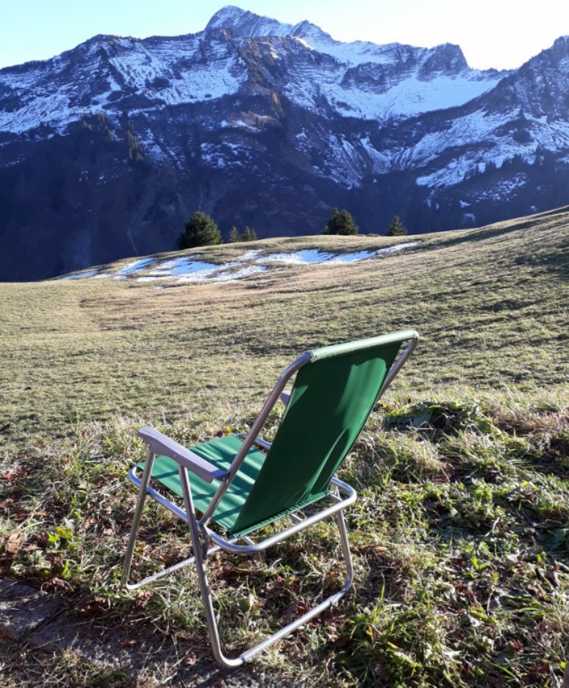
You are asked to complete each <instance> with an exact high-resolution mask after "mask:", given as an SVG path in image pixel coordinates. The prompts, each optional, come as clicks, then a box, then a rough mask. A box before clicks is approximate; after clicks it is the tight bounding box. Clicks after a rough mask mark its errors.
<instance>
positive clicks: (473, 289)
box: [0, 212, 569, 688]
mask: <svg viewBox="0 0 569 688" xmlns="http://www.w3.org/2000/svg"><path fill="white" fill-rule="evenodd" d="M568 227H569V222H568V215H567V213H565V212H557V213H551V214H545V215H543V216H538V217H536V218H530V219H526V220H521V221H517V222H509V223H502V224H501V225H494V226H492V227H488V228H483V229H480V230H472V231H468V232H451V233H446V234H438V235H430V236H426V237H419V240H420V241H421V242H422V244H421V246H419V247H417V248H416V249H413V250H409V252H408V253H401V254H393V255H390V256H387V257H385V258H383V259H381V260H378V261H370V262H362V263H360V264H358V265H348V266H345V267H334V268H330V267H326V266H315V267H310V268H306V267H302V266H301V267H290V266H288V267H279V268H274V269H272V270H271V271H270V272H268V273H267V274H265V275H263V276H261V277H255V278H251V279H248V280H245V281H243V282H238V283H233V284H217V285H216V284H209V285H208V284H202V285H180V286H175V287H169V288H166V289H163V290H160V291H156V290H155V289H154V288H153V285H142V284H136V285H125V284H124V283H121V282H114V281H103V280H100V281H98V280H94V281H76V282H48V283H45V282H44V283H40V284H18V285H16V284H14V285H0V312H1V314H2V328H1V331H0V365H1V369H2V376H3V380H2V397H1V399H0V413H1V421H0V431H1V433H0V442H1V444H0V452H1V459H0V460H1V465H0V473H1V474H2V482H1V483H0V509H1V512H0V513H1V516H0V538H2V540H3V545H0V558H1V561H2V567H3V569H2V570H3V575H4V576H9V577H15V578H19V579H21V580H23V581H26V582H28V583H32V584H34V585H42V586H43V588H44V589H45V590H48V591H50V592H51V593H53V594H54V595H56V594H59V596H60V598H61V600H62V604H63V605H64V606H65V607H66V608H67V609H68V610H70V611H71V612H72V613H73V614H75V615H76V616H77V617H78V618H83V619H88V620H89V621H90V622H91V623H92V624H93V626H96V627H97V628H98V629H99V630H100V631H101V632H110V631H111V630H114V629H116V628H123V629H127V630H126V631H125V633H126V634H127V635H128V637H132V638H136V639H145V641H146V642H147V647H148V646H149V647H151V648H152V647H154V648H155V651H156V661H155V662H154V663H153V659H152V652H150V653H149V655H148V659H147V662H146V663H145V666H144V671H142V670H139V671H138V672H137V671H136V670H134V669H133V667H132V666H131V665H127V664H125V665H124V666H123V665H121V660H120V657H119V658H118V659H117V657H109V658H108V663H105V661H102V662H99V663H98V664H97V665H93V666H91V665H89V664H87V663H85V662H84V661H83V660H81V659H80V658H79V659H78V658H73V657H70V656H69V655H57V654H55V655H53V654H49V653H43V654H42V653H41V651H37V650H34V651H31V650H30V649H28V650H25V648H24V649H23V648H22V647H21V646H18V645H9V646H8V645H6V646H5V647H3V649H2V657H3V661H4V664H3V667H2V668H0V672H3V685H10V682H12V685H18V686H20V685H21V686H25V685H30V686H31V685H33V686H43V685H45V686H47V685H50V686H51V685H85V686H95V685H99V686H105V685H108V686H113V685H124V686H127V685H137V684H138V685H145V686H153V685H160V684H161V682H162V681H163V680H164V675H165V673H166V675H167V676H168V677H169V678H170V684H171V685H192V682H191V679H190V678H188V676H189V674H188V669H187V667H186V665H185V664H184V662H182V663H180V664H179V665H176V664H175V662H174V663H172V664H171V666H169V669H168V670H165V668H164V663H163V662H162V659H160V661H159V659H158V658H159V656H160V655H159V653H160V651H161V650H162V648H163V646H164V643H168V644H173V645H175V646H176V647H177V648H179V651H180V653H181V656H183V657H188V656H190V657H193V658H194V660H193V661H197V662H198V663H199V662H200V661H205V660H206V658H208V657H209V650H208V647H207V639H206V631H205V623H204V621H203V616H202V614H201V607H200V601H199V596H198V588H197V581H196V579H195V576H194V574H193V573H192V572H187V573H182V574H179V575H177V576H175V577H174V578H172V579H171V580H165V581H163V582H161V583H159V584H156V585H154V586H152V587H151V588H148V589H144V590H143V592H141V593H138V594H136V593H126V592H124V591H121V590H120V589H119V588H118V586H117V582H118V578H119V572H120V565H121V559H122V556H123V553H124V548H125V542H126V538H127V536H128V531H129V525H130V518H131V515H132V509H133V504H134V499H135V494H134V490H133V489H132V488H131V486H130V485H129V483H128V482H127V480H126V471H127V467H128V466H130V465H131V464H132V463H134V462H135V461H137V460H138V459H139V458H141V457H142V455H143V448H142V445H141V443H140V441H139V440H138V439H137V438H136V428H137V427H139V426H140V425H142V424H144V423H147V422H150V423H153V424H155V425H156V426H157V427H158V428H159V429H162V430H163V431H166V432H168V434H170V435H172V436H173V437H175V438H177V439H178V440H179V441H182V442H184V443H187V444H191V443H195V442H196V441H199V440H204V439H207V438H211V437H212V436H215V435H216V434H218V433H220V432H221V433H225V432H238V431H243V430H246V429H247V427H248V425H249V424H250V423H251V422H252V419H253V418H254V416H255V414H256V413H257V411H258V410H259V408H260V405H261V403H262V400H263V398H264V396H265V395H266V394H267V392H268V390H269V388H270V386H271V385H272V383H273V382H274V380H275V377H276V375H277V374H278V373H279V372H280V370H282V368H283V367H284V366H285V365H286V364H287V363H288V362H289V361H290V360H291V359H292V358H294V357H295V356H296V355H298V354H299V353H300V352H302V351H304V350H306V349H309V348H313V347H314V346H318V345H322V344H329V343H334V342H338V341H343V340H349V339H355V338H358V337H365V336H370V335H373V334H378V333H382V332H388V331H390V330H394V329H402V328H406V327H415V328H416V329H417V330H419V331H420V333H421V335H422V341H421V343H420V346H419V348H418V350H417V353H416V356H414V357H413V359H412V360H411V361H410V362H409V364H408V366H407V368H406V370H405V373H404V374H402V376H401V377H400V378H399V379H398V380H397V382H396V383H395V384H394V386H393V388H392V390H390V392H389V393H388V395H387V396H386V398H385V399H384V400H383V401H382V402H381V403H380V404H379V405H378V407H377V408H376V409H375V411H374V412H373V414H372V416H371V418H370V422H369V424H368V425H367V426H366V428H365V430H364V432H363V433H362V435H361V437H360V439H359V440H358V443H357V445H356V447H355V451H354V452H353V454H352V456H351V458H350V459H349V461H348V462H347V463H346V465H345V467H344V468H343V471H342V475H341V477H342V478H343V479H345V480H347V481H348V482H350V483H351V484H353V485H354V487H355V488H356V490H357V491H358V493H359V500H358V502H357V503H356V505H355V506H354V507H353V508H352V509H350V510H349V511H348V512H347V514H346V516H347V520H348V526H349V529H350V533H351V535H350V537H351V542H352V545H353V551H354V556H355V565H356V578H355V584H354V590H353V593H352V594H351V595H350V596H349V597H348V598H347V599H346V600H345V601H344V602H343V603H341V604H340V605H339V607H338V608H337V609H335V610H334V611H332V612H330V613H327V614H326V615H325V617H323V618H321V619H320V620H317V621H315V622H313V623H311V624H309V625H308V626H307V627H305V628H304V629H303V630H301V631H300V632H298V633H296V634H295V635H294V636H291V637H290V638H289V639H288V640H286V641H284V642H283V643H281V644H280V645H278V646H276V647H275V648H274V649H272V650H271V651H270V652H268V653H266V654H264V655H262V656H260V658H259V659H258V660H257V662H256V663H255V664H254V667H253V668H250V669H247V668H246V669H243V670H240V674H239V675H240V676H241V677H242V678H243V680H248V679H247V677H249V678H250V677H251V674H248V673H247V672H252V671H254V672H256V674H255V675H256V676H259V675H262V676H264V679H263V681H265V682H268V681H269V680H272V681H276V682H277V685H278V683H279V682H280V683H281V684H284V683H285V682H287V681H290V682H291V684H294V685H306V686H334V687H340V686H400V687H401V688H403V687H405V688H407V687H408V686H413V687H415V686H416V687H419V686H421V687H427V686H429V687H433V688H434V687H435V686H436V687H437V688H439V687H441V686H449V687H450V686H452V687H453V688H454V687H455V686H459V687H460V686H528V685H529V686H558V685H560V679H561V675H562V673H563V668H564V662H565V659H566V655H565V652H566V650H565V648H566V646H567V643H568V642H569V606H568V602H569V598H568V592H569V535H568V534H569V480H568V478H569V456H568V455H569V412H568V401H569V394H568V386H567V361H566V346H567V324H568V322H567V320H568V319H567V280H568V277H569V268H568V261H567V248H568V246H567V245H568V243H569V230H568ZM413 238H414V239H415V237H413ZM387 243H397V241H393V240H389V241H386V240H384V239H379V238H372V237H369V238H366V237H356V238H353V239H352V238H344V239H338V238H335V237H321V238H303V239H287V240H272V241H270V242H258V246H260V247H267V248H270V250H272V251H273V250H278V251H283V250H289V249H290V250H296V249H298V248H307V247H311V248H312V247H323V248H326V249H334V248H337V249H339V250H343V251H348V250H349V251H352V250H361V249H363V248H375V247H381V246H384V245H386V244H387ZM250 247H251V244H248V245H246V246H242V247H239V246H238V245H237V246H231V247H216V248H212V249H207V250H206V251H205V254H206V255H207V259H208V260H212V261H213V262H216V261H222V260H226V259H227V258H228V257H230V256H232V255H235V253H238V252H240V251H243V252H244V251H245V250H247V249H249V248H250ZM201 254H202V257H203V255H204V251H203V250H202V251H201ZM277 424H278V415H277V414H275V415H274V416H273V417H272V418H271V422H270V423H269V426H268V427H267V429H266V433H265V434H266V436H268V437H269V438H270V437H271V434H272V433H274V431H275V428H276V425H277ZM187 548H188V538H187V534H186V531H185V529H184V527H183V525H182V524H180V523H177V522H176V521H175V520H174V519H173V518H170V517H169V516H168V515H167V514H166V513H164V511H163V510H161V509H160V508H159V507H157V506H154V505H149V506H148V507H147V509H146V511H145V518H144V522H143V528H142V530H141V540H140V546H139V548H138V550H137V557H136V562H135V570H134V573H135V575H138V576H140V575H143V574H145V573H147V572H150V571H152V570H155V568H156V567H160V566H163V565H166V564H168V563H171V562H173V561H174V560H176V558H179V557H182V556H184V554H185V553H186V552H187ZM339 561H340V559H339V552H338V538H337V533H336V530H335V527H334V524H333V523H332V522H330V523H323V524H321V525H319V526H318V527H316V528H314V529H313V530H311V531H309V532H308V533H305V534H303V535H301V536H299V537H297V538H295V539H294V540H291V541H289V542H288V543H287V544H284V545H281V546H279V547H277V548H276V549H275V550H274V551H271V552H269V553H267V555H266V556H264V557H263V559H262V561H260V560H259V559H258V558H235V557H227V556H225V555H223V556H218V557H214V558H213V559H212V561H211V575H212V579H213V587H214V589H215V590H216V591H217V593H216V597H217V604H218V607H219V609H220V612H221V629H222V633H223V635H224V637H225V638H226V641H227V644H228V646H229V648H230V649H231V650H233V651H235V652H236V651H238V650H240V649H242V648H244V647H246V646H247V645H248V644H251V643H252V642H255V641H257V640H258V639H259V638H260V637H262V636H263V634H264V633H266V632H268V631H270V630H271V629H273V630H274V629H275V628H276V627H278V625H279V623H281V622H282V620H283V618H285V619H288V618H293V617H294V615H296V614H298V613H301V612H302V611H303V610H304V609H305V608H307V607H308V606H310V605H311V604H312V603H313V602H314V601H317V600H318V599H319V598H320V597H321V596H322V595H324V594H325V593H327V592H329V591H330V590H332V589H333V588H334V586H337V585H338V583H339V582H340V581H341V576H342V571H341V569H339V565H338V562H339ZM161 662H162V663H161ZM164 672H165V673H164ZM251 680H252V679H251ZM262 684H263V683H262V682H261V685H262Z"/></svg>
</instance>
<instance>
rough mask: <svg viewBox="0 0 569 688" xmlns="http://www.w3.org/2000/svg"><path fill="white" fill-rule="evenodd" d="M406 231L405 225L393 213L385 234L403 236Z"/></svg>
mask: <svg viewBox="0 0 569 688" xmlns="http://www.w3.org/2000/svg"><path fill="white" fill-rule="evenodd" d="M407 233H408V232H407V227H405V225H404V224H403V223H402V222H401V219H400V217H399V215H395V216H394V217H393V220H391V222H390V223H389V228H388V230H387V236H405V235H406V234H407Z"/></svg>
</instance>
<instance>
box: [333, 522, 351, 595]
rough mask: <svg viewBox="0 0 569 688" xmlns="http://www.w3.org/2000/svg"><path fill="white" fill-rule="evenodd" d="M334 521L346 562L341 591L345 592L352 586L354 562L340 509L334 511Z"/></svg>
mask: <svg viewBox="0 0 569 688" xmlns="http://www.w3.org/2000/svg"><path fill="white" fill-rule="evenodd" d="M336 521H337V522H338V530H339V531H340V540H341V541H342V551H343V553H344V560H345V562H346V569H347V576H346V582H345V583H344V588H343V591H344V592H347V591H348V590H349V589H350V588H351V587H352V581H353V580H354V564H353V561H352V553H351V551H350V541H349V540H348V529H347V528H346V521H345V519H344V514H343V512H342V511H338V512H337V513H336Z"/></svg>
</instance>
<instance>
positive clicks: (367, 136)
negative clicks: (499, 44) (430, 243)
mask: <svg viewBox="0 0 569 688" xmlns="http://www.w3.org/2000/svg"><path fill="white" fill-rule="evenodd" d="M568 94H569V38H560V39H559V40H557V41H556V42H555V44H554V45H553V47H552V48H550V49H548V50H545V51H543V52H542V53H541V54H540V55H538V56H537V57H535V58H533V59H531V60H530V61H529V62H527V63H526V64H524V65H523V66H522V67H521V68H520V69H518V70H515V71H511V72H497V71H495V70H489V71H477V70H474V69H470V68H469V67H468V65H467V63H466V61H465V59H464V56H463V54H462V52H461V50H460V48H459V47H458V46H455V45H450V44H447V45H441V46H438V47H435V48H432V49H424V48H414V47H412V46H405V45H399V44H389V45H381V46H380V45H374V44H372V43H365V42H355V43H340V42H338V41H334V40H333V39H332V38H331V37H330V36H329V35H328V34H326V33H324V32H323V31H322V30H321V29H319V28H318V27H317V26H314V25H313V24H310V23H309V22H302V23H300V24H297V25H296V26H292V25H288V24H282V23H280V22H278V21H275V20H273V19H268V18H266V17H259V16H257V15H255V14H252V13H251V12H246V11H243V10H240V9H238V8H235V7H226V8H224V9H222V10H221V11H220V12H218V13H217V14H216V15H215V16H214V17H213V18H212V19H211V21H210V22H209V24H208V26H207V27H206V29H205V30H204V31H203V32H201V33H198V34H192V35H186V36H179V37H175V38H172V37H169V38H160V37H153V38H148V39H144V40H136V39H133V38H119V37H115V36H96V37H94V38H92V39H90V40H89V41H87V42H86V43H83V44H82V45H80V46H78V47H77V48H75V49H74V50H70V51H68V52H66V53H63V54H62V55H60V56H58V57H55V58H54V59H52V60H47V61H44V62H30V63H27V64H24V65H20V66H17V67H10V68H7V69H3V70H0V247H1V250H0V280H30V279H40V278H46V277H52V276H55V275H58V274H61V273H63V272H68V271H71V270H77V269H81V268H85V267H88V266H90V265H95V264H99V263H105V262H107V261H111V260H115V259H118V258H121V257H125V256H133V255H144V254H147V253H154V252H157V251H160V250H171V249H173V248H174V247H175V239H176V237H177V235H178V234H179V232H180V231H181V227H182V225H183V221H184V219H185V218H186V217H187V216H188V215H189V214H190V213H192V212H194V211H195V210H197V209H200V210H203V211H205V212H206V213H208V214H211V215H213V216H214V217H215V219H216V220H217V221H218V223H219V225H220V227H221V229H222V231H223V232H224V234H225V235H227V234H228V233H229V229H230V227H231V226H232V225H234V224H237V225H238V226H241V227H242V226H244V225H246V224H248V225H251V226H253V227H255V228H256V230H257V233H258V235H259V236H260V237H267V236H277V235H295V234H309V233H316V232H320V231H321V230H322V228H323V226H324V223H325V220H326V218H327V216H328V214H329V212H330V209H331V207H333V206H341V207H346V208H348V209H349V210H350V211H351V212H352V213H353V214H354V216H355V218H356V221H357V222H358V224H359V225H360V228H361V230H362V231H366V232H374V233H384V232H385V230H386V228H387V225H388V222H389V219H390V218H391V217H392V216H393V215H394V214H398V215H400V216H401V218H402V219H403V221H404V222H405V224H406V225H407V227H408V228H409V229H410V230H411V231H412V232H418V233H420V232H428V231H438V230H442V229H451V228H456V227H470V226H474V225H479V224H484V223H487V222H492V221H497V220H501V219H505V218H508V217H514V216H517V215H523V214H527V213H531V212H535V211H538V210H545V209H547V208H551V207H554V206H557V205H563V204H567V203H569V184H568V183H567V182H568V179H569V95H568Z"/></svg>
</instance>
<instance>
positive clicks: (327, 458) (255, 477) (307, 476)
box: [140, 330, 416, 536]
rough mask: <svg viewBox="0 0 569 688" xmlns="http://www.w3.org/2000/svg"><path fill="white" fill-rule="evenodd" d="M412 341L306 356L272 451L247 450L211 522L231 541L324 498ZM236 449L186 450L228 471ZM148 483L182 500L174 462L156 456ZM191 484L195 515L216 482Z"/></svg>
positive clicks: (404, 335)
mask: <svg viewBox="0 0 569 688" xmlns="http://www.w3.org/2000/svg"><path fill="white" fill-rule="evenodd" d="M413 336H416V335H415V332H413V331H409V330H407V331H404V332H397V333H394V334H391V335H386V336H382V337H374V338H372V339H365V340H360V341H356V342H350V343H348V344H342V345H338V346H330V347H325V348H322V349H316V350H314V351H310V352H308V354H309V356H310V361H309V363H308V364H307V365H304V366H303V367H302V368H300V370H299V371H298V373H297V375H296V379H295V382H294V386H293V389H292V393H291V397H290V400H289V403H288V406H287V409H286V412H285V414H284V417H283V419H282V421H281V424H280V427H279V429H278V432H277V434H276V437H275V440H274V442H273V443H272V446H271V448H270V450H269V451H268V453H265V452H263V451H261V450H260V449H257V448H251V449H250V450H249V452H248V453H247V456H246V458H245V460H244V462H243V464H242V465H241V467H240V468H239V471H238V472H237V474H236V476H235V478H234V479H233V480H232V481H231V483H230V485H229V489H228V490H227V492H226V493H225V495H224V497H223V499H222V500H221V502H220V504H219V505H218V507H217V509H216V511H215V513H214V515H213V517H212V520H213V521H214V522H216V523H217V524H218V525H220V526H222V527H223V528H225V529H226V530H227V531H228V532H229V533H230V534H231V535H233V536H239V535H245V534H247V533H249V532H251V531H253V530H256V529H257V528H259V527H260V526H262V525H266V524H268V523H271V522H272V521H274V520H276V519H278V518H281V517H282V516H283V515H286V514H289V513H291V512H293V511H296V510H298V509H300V508H302V507H304V506H306V505H308V504H311V503H312V502H315V501H317V500H319V499H322V498H323V497H325V496H326V495H328V494H329V490H330V482H331V480H332V477H333V476H334V474H335V472H336V471H337V470H338V468H339V466H340V464H341V463H342V461H343V460H344V459H345V457H346V455H347V454H348V453H349V451H350V450H351V448H352V446H353V444H354V442H355V441H356V439H357V437H358V435H359V434H360V432H361V430H362V428H363V426H364V423H365V422H366V420H367V418H368V416H369V414H370V413H371V410H372V408H373V405H374V404H375V401H376V399H377V397H378V395H379V393H380V390H381V388H382V386H383V384H384V382H385V379H386V376H387V374H388V372H389V370H390V368H391V367H392V365H393V363H394V361H395V359H396V357H397V354H398V352H399V349H400V346H401V344H402V342H403V341H405V340H407V339H410V338H411V337H413ZM242 443H243V441H242V440H241V439H240V438H239V437H236V436H228V437H222V438H220V439H216V440H213V441H211V442H206V443H204V444H199V445H196V446H194V447H190V448H189V449H190V450H191V451H192V452H194V453H195V454H197V455H198V456H200V457H202V458H204V459H206V460H207V461H209V462H210V463H212V464H213V465H214V466H215V467H216V468H220V469H223V470H227V469H229V467H230V465H231V462H232V461H233V459H234V458H235V456H236V455H237V453H238V451H239V449H240V447H241V445H242ZM140 468H144V463H142V464H140ZM152 477H153V478H154V479H156V480H158V481H159V482H160V483H162V484H163V485H165V486H166V487H167V488H169V489H170V490H172V491H173V492H174V493H176V494H177V495H179V496H182V488H181V484H180V479H179V474H178V464H177V463H176V461H174V460H173V459H170V458H167V457H165V456H160V457H156V460H155V463H154V466H153V470H152ZM189 477H190V487H191V491H192V497H193V500H194V505H195V508H196V509H197V510H198V511H201V512H202V513H203V512H205V511H206V509H207V507H208V505H209V503H210V502H211V499H212V497H213V496H214V494H215V493H216V491H217V488H218V487H219V485H220V483H219V481H217V480H214V481H213V482H212V483H211V484H208V483H207V482H205V481H204V480H202V479H201V478H199V477H198V476H196V475H194V474H190V476H189Z"/></svg>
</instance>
